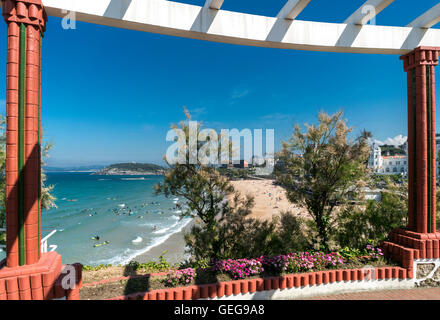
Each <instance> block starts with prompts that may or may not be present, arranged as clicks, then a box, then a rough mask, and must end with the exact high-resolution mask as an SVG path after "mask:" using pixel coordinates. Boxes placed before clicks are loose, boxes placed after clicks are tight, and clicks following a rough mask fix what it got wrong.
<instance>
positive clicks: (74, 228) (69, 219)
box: [2, 172, 190, 265]
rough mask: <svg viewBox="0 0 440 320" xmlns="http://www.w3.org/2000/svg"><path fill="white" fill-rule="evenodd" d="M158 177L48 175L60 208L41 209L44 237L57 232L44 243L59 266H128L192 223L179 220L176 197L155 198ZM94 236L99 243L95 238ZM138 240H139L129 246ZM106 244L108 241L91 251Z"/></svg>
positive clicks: (48, 181) (185, 219)
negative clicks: (58, 256) (52, 247)
mask: <svg viewBox="0 0 440 320" xmlns="http://www.w3.org/2000/svg"><path fill="white" fill-rule="evenodd" d="M162 179H163V177H162V176H98V175H91V174H90V173H70V172H69V173H65V172H63V173H47V183H48V184H53V185H55V189H54V195H55V197H56V198H57V200H56V204H57V206H58V208H53V209H50V210H47V211H43V214H42V237H44V236H45V235H46V234H48V233H49V232H50V231H51V230H54V229H56V230H57V232H56V233H55V234H54V235H53V236H52V237H51V238H50V239H49V242H48V244H49V245H50V244H56V245H58V248H57V252H59V253H60V254H61V255H62V257H63V263H74V262H81V263H83V264H86V265H98V264H126V263H128V262H130V260H132V259H133V258H134V257H136V256H137V255H139V254H141V253H144V252H147V251H148V250H149V249H151V248H152V247H154V246H156V245H158V244H160V243H163V242H164V241H165V240H166V239H167V238H168V237H169V236H170V235H171V234H173V233H175V232H178V231H180V230H181V229H182V228H183V227H184V226H185V225H186V224H187V223H188V222H189V221H190V219H189V218H184V219H182V220H181V219H179V213H180V211H178V209H177V208H176V207H175V206H176V203H177V202H178V201H179V200H178V199H177V198H174V199H173V198H171V199H167V198H165V197H164V196H162V195H158V196H156V195H154V185H155V184H156V183H157V182H159V181H162ZM95 236H99V237H100V239H99V240H93V239H92V238H93V237H95ZM136 238H137V240H139V241H140V242H133V240H135V239H136ZM140 238H141V239H140ZM104 241H108V242H109V243H108V244H106V245H102V246H98V247H95V245H96V244H102V243H103V242H104ZM2 254H3V255H4V253H2Z"/></svg>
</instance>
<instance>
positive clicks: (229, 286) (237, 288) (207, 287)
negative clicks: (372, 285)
mask: <svg viewBox="0 0 440 320" xmlns="http://www.w3.org/2000/svg"><path fill="white" fill-rule="evenodd" d="M375 273H376V279H379V280H380V279H412V273H408V272H407V270H406V269H404V268H400V267H382V268H375ZM365 277H367V278H368V277H369V275H368V274H367V275H365V269H345V270H326V271H317V272H308V273H297V274H288V275H283V276H277V277H270V278H257V279H244V280H233V281H228V282H220V283H213V284H202V285H193V286H186V287H177V288H167V289H159V290H152V291H148V292H137V293H132V294H129V295H123V296H119V297H115V298H110V299H108V300H139V299H142V300H197V299H201V298H202V299H203V298H215V297H218V298H221V297H223V296H230V295H232V294H234V295H237V294H240V293H243V294H245V293H254V292H257V291H267V290H277V289H281V290H284V289H286V288H287V289H291V288H293V287H295V288H299V287H304V286H308V285H310V286H313V285H320V284H328V283H334V282H341V281H362V280H364V278H365Z"/></svg>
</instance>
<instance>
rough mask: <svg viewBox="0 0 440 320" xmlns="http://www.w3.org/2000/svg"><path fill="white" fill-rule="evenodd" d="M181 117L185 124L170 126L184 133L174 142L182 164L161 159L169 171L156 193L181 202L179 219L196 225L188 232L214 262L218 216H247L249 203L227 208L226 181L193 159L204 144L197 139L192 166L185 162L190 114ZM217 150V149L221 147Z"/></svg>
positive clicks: (228, 192) (218, 244)
mask: <svg viewBox="0 0 440 320" xmlns="http://www.w3.org/2000/svg"><path fill="white" fill-rule="evenodd" d="M185 114H186V121H181V122H180V125H179V126H176V125H173V126H172V127H171V128H172V129H173V130H175V132H176V134H178V132H179V130H182V131H181V132H183V133H184V134H185V135H184V137H183V138H182V139H183V140H180V141H178V143H179V147H180V148H181V150H184V151H185V152H186V153H185V159H186V161H183V163H175V164H172V163H169V162H168V160H167V158H166V157H164V160H165V161H166V162H167V164H168V165H169V166H170V170H168V171H167V173H166V174H165V177H164V181H163V182H162V183H158V184H157V185H156V186H155V189H156V194H159V193H162V194H164V195H165V196H166V197H171V196H178V197H181V198H183V199H184V200H185V207H183V206H180V205H179V206H180V208H181V209H182V211H183V212H182V217H184V216H191V217H193V218H195V219H196V221H197V222H199V223H200V224H199V225H195V226H194V227H193V228H192V231H191V233H192V234H198V235H197V236H198V238H197V239H201V237H204V242H205V243H204V245H206V246H205V247H206V248H209V249H206V251H205V252H204V253H203V254H204V255H205V256H206V255H209V256H210V258H213V259H217V258H219V257H220V256H221V242H222V241H223V240H222V239H221V238H220V234H219V224H220V223H221V222H220V221H221V220H222V217H223V216H224V215H226V214H230V213H231V212H234V210H240V211H242V210H244V212H246V213H249V212H250V211H249V208H251V206H252V205H253V200H252V199H244V198H237V203H236V205H237V207H236V208H233V207H231V206H230V204H229V202H228V201H227V198H228V197H231V196H233V197H234V194H235V191H234V188H233V187H232V185H231V184H230V183H229V180H228V179H227V178H226V177H225V176H222V175H220V173H219V172H218V170H217V169H216V168H215V167H213V166H212V165H209V164H204V163H202V161H201V159H200V157H197V154H200V152H201V150H202V147H203V145H204V144H205V143H203V142H199V141H198V140H197V141H198V142H197V144H196V150H195V151H197V154H196V161H195V163H191V162H192V161H189V160H190V156H191V154H190V153H191V150H189V147H188V146H189V143H190V137H189V136H190V128H189V121H190V120H191V115H190V114H189V112H188V111H187V110H186V109H185ZM201 126H202V124H201V123H198V124H197V128H196V137H198V136H199V133H200V131H201ZM220 140H221V139H220ZM208 141H209V139H208ZM228 141H229V140H228ZM230 149H231V148H230V147H229V150H230ZM218 150H221V148H219V149H218ZM193 151H194V150H193ZM207 154H208V153H207ZM219 154H220V153H219ZM208 155H209V154H208ZM188 241H189V240H188ZM196 244H197V243H196V242H194V241H190V242H189V245H190V246H191V245H196ZM197 250H198V249H197V248H194V250H193V254H195V255H196V256H200V255H201V253H199V252H198V251H197Z"/></svg>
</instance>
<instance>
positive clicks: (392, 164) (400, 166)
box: [368, 143, 408, 175]
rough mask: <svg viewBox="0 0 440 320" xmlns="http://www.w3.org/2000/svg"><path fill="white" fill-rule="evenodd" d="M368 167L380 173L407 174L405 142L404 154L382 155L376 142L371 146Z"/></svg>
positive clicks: (406, 147)
mask: <svg viewBox="0 0 440 320" xmlns="http://www.w3.org/2000/svg"><path fill="white" fill-rule="evenodd" d="M368 167H369V168H370V169H372V170H373V172H375V173H381V174H404V175H407V174H408V146H407V143H405V155H395V156H390V155H386V156H383V155H382V150H381V147H380V146H379V145H378V144H377V143H373V145H372V146H371V153H370V157H369V159H368Z"/></svg>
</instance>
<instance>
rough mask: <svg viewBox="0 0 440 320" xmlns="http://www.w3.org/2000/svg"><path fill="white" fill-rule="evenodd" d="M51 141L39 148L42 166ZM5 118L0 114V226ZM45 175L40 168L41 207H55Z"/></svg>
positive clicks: (2, 221)
mask: <svg viewBox="0 0 440 320" xmlns="http://www.w3.org/2000/svg"><path fill="white" fill-rule="evenodd" d="M52 146H53V145H52V144H51V143H46V144H44V145H43V146H42V148H41V156H42V159H41V161H42V166H43V165H44V161H43V159H44V158H45V157H48V155H49V150H50V149H51V148H52ZM5 166H6V119H5V117H4V116H0V227H3V226H4V225H5V222H6V173H5ZM45 182H46V175H45V174H44V172H43V169H41V206H42V208H43V209H46V210H48V209H50V208H52V207H56V204H55V200H56V198H55V197H54V196H53V195H52V191H53V188H54V186H53V185H46V183H45Z"/></svg>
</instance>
